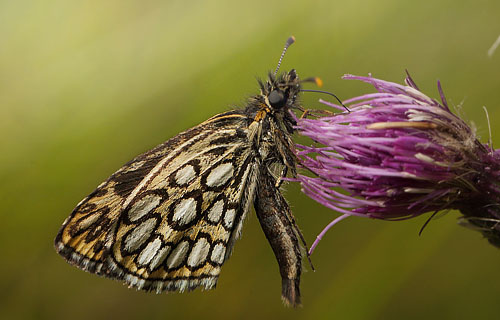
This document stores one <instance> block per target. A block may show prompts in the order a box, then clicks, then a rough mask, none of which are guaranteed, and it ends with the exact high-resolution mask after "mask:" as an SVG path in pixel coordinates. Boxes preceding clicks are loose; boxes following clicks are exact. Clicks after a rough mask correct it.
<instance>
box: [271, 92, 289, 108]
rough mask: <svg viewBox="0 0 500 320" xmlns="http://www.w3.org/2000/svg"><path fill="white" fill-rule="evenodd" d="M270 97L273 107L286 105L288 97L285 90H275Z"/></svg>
mask: <svg viewBox="0 0 500 320" xmlns="http://www.w3.org/2000/svg"><path fill="white" fill-rule="evenodd" d="M267 98H268V99H269V103H270V104H271V106H272V107H273V108H281V107H283V106H284V105H285V102H286V99H285V96H284V94H283V92H281V91H279V90H273V91H271V93H270V94H269V96H268V97H267Z"/></svg>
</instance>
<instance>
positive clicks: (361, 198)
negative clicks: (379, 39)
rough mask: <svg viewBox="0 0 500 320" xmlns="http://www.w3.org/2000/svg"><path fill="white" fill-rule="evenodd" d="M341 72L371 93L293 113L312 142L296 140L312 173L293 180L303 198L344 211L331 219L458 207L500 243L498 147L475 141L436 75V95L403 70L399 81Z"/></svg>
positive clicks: (391, 217)
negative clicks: (307, 114) (316, 114)
mask: <svg viewBox="0 0 500 320" xmlns="http://www.w3.org/2000/svg"><path fill="white" fill-rule="evenodd" d="M344 78H345V79H353V80H361V81H364V82H367V83H370V84H372V85H373V86H374V87H375V89H376V91H377V92H375V93H371V94H366V95H363V96H359V97H355V98H352V99H349V100H347V101H345V104H347V105H348V106H349V110H350V112H344V113H341V114H336V115H334V116H327V117H320V118H315V119H306V118H304V119H297V129H298V131H299V133H300V134H301V135H304V136H307V137H309V138H311V139H312V140H314V141H315V142H316V144H315V145H314V146H304V145H298V146H297V155H298V157H299V159H300V163H301V165H302V166H303V167H304V168H306V169H308V170H309V171H311V172H312V173H314V176H312V177H311V176H307V175H299V176H298V177H297V179H298V180H299V181H300V183H301V185H302V189H303V191H304V193H306V194H307V195H308V196H309V197H311V198H313V199H314V200H316V201H317V202H319V203H321V204H323V205H325V206H326V207H329V208H331V209H333V210H336V211H338V212H340V213H343V214H344V215H343V216H341V217H340V218H337V219H336V220H334V222H333V223H332V224H334V223H335V222H337V221H339V220H341V219H342V218H344V217H347V216H351V215H354V216H364V217H370V218H377V219H384V220H400V219H408V218H412V217H415V216H418V215H420V214H423V213H426V212H438V211H440V210H446V209H458V210H460V211H461V213H462V214H463V215H464V216H463V218H462V222H464V223H466V224H468V225H469V226H473V227H474V228H477V229H479V230H480V231H481V232H482V233H483V235H484V236H486V237H487V238H488V240H489V241H490V242H491V243H492V244H494V245H496V246H498V247H500V149H497V150H493V149H492V148H491V147H490V146H489V145H487V144H482V143H480V142H479V141H478V139H477V137H476V134H475V131H474V130H473V129H471V127H469V126H468V125H467V124H466V123H465V122H464V121H463V120H462V119H460V118H459V117H458V116H456V115H455V114H453V113H452V112H451V111H450V109H449V107H448V104H447V102H446V99H445V98H444V94H443V92H442V90H441V86H440V84H439V82H438V90H439V93H440V96H441V102H438V101H437V100H434V99H431V98H429V97H428V96H426V95H425V94H423V93H422V92H420V91H419V89H418V88H417V86H416V85H415V83H414V82H413V80H412V79H411V78H410V77H409V76H408V77H407V78H406V81H405V82H406V85H400V84H396V83H392V82H387V81H384V80H379V79H375V78H372V77H358V76H352V75H346V76H344ZM323 103H325V104H326V105H329V106H331V107H336V108H339V106H337V105H334V104H332V103H328V102H324V101H323ZM341 189H343V190H344V191H341ZM332 224H330V225H329V226H328V227H327V228H326V229H325V230H324V232H325V231H326V230H327V229H328V228H329V227H330V226H331V225H332ZM324 232H323V233H324ZM319 238H321V237H319ZM316 244H317V242H316V243H315V244H314V245H313V247H312V248H311V249H314V247H315V245H316ZM311 252H312V250H311Z"/></svg>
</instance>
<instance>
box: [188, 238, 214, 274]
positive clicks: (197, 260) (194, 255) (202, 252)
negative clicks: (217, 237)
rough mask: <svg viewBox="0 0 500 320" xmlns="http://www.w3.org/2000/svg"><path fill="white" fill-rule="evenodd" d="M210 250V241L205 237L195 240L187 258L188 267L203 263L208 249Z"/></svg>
mask: <svg viewBox="0 0 500 320" xmlns="http://www.w3.org/2000/svg"><path fill="white" fill-rule="evenodd" d="M209 250H210V243H208V241H207V239H205V238H201V239H199V240H198V242H196V244H195V245H194V246H193V249H191V253H190V254H189V257H188V259H187V264H188V266H190V267H196V266H197V265H199V264H201V263H203V262H204V261H205V259H206V258H207V255H208V251H209Z"/></svg>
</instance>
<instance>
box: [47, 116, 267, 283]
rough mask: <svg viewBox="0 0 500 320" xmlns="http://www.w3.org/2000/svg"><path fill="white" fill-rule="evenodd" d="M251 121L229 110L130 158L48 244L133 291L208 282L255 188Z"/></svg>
mask: <svg viewBox="0 0 500 320" xmlns="http://www.w3.org/2000/svg"><path fill="white" fill-rule="evenodd" d="M257 127H258V124H256V126H249V125H248V118H247V117H246V116H245V115H243V114H241V112H238V111H233V112H228V113H225V114H220V115H218V116H215V117H213V118H211V119H209V120H207V121H205V122H204V123H202V124H200V125H199V126H197V127H194V128H192V129H190V130H188V131H186V132H184V133H181V134H179V135H178V136H176V137H174V138H172V139H170V140H169V141H167V142H166V143H164V144H162V145H160V146H158V147H156V148H155V149H153V150H151V151H149V152H147V153H145V154H143V155H141V156H138V157H137V158H135V159H134V160H132V161H131V162H129V163H127V164H126V165H125V166H123V167H122V168H121V169H120V170H118V171H117V172H116V173H115V174H113V175H112V176H111V177H110V178H109V179H108V180H107V181H106V182H104V183H103V184H101V185H100V186H99V187H98V188H97V189H96V190H95V191H94V192H93V193H92V194H91V195H89V196H88V197H87V198H86V199H84V200H83V201H82V202H81V203H80V204H79V205H78V206H77V207H76V209H75V210H74V211H73V213H72V214H71V216H70V217H69V218H68V219H67V221H65V223H64V224H63V227H62V228H61V230H60V232H59V234H58V236H57V238H56V248H57V250H58V251H59V253H61V255H63V256H64V257H65V258H66V259H67V260H68V261H69V262H71V263H73V264H75V265H77V266H78V267H80V268H82V269H85V270H88V271H90V272H94V273H97V274H101V275H105V276H109V277H112V278H116V279H121V280H124V281H125V282H127V283H128V284H129V285H131V286H134V287H137V288H139V289H145V290H154V291H157V292H161V291H163V290H181V291H183V290H185V289H193V288H195V287H197V286H204V287H205V288H207V289H208V288H212V287H214V286H215V284H216V281H217V277H218V275H219V272H220V268H221V265H222V264H223V262H224V261H225V260H226V259H227V258H228V256H229V253H230V251H231V249H232V246H233V245H234V241H235V240H236V238H237V237H238V236H239V234H240V232H241V225H242V222H243V219H244V217H245V215H246V213H247V212H248V210H249V205H250V204H251V203H250V202H251V199H253V194H254V192H255V184H256V177H257V176H258V172H259V163H258V161H257V159H256V158H255V157H252V156H251V155H252V144H251V143H250V140H249V137H251V136H253V135H254V131H255V130H258V128H257ZM249 200H250V201H249Z"/></svg>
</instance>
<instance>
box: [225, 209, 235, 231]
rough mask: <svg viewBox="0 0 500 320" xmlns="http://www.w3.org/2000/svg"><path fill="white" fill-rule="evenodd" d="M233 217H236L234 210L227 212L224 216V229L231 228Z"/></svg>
mask: <svg viewBox="0 0 500 320" xmlns="http://www.w3.org/2000/svg"><path fill="white" fill-rule="evenodd" d="M235 215H236V210H234V209H230V210H227V212H226V215H225V216H224V225H225V226H226V228H228V229H231V228H232V227H233V222H234V216H235Z"/></svg>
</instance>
